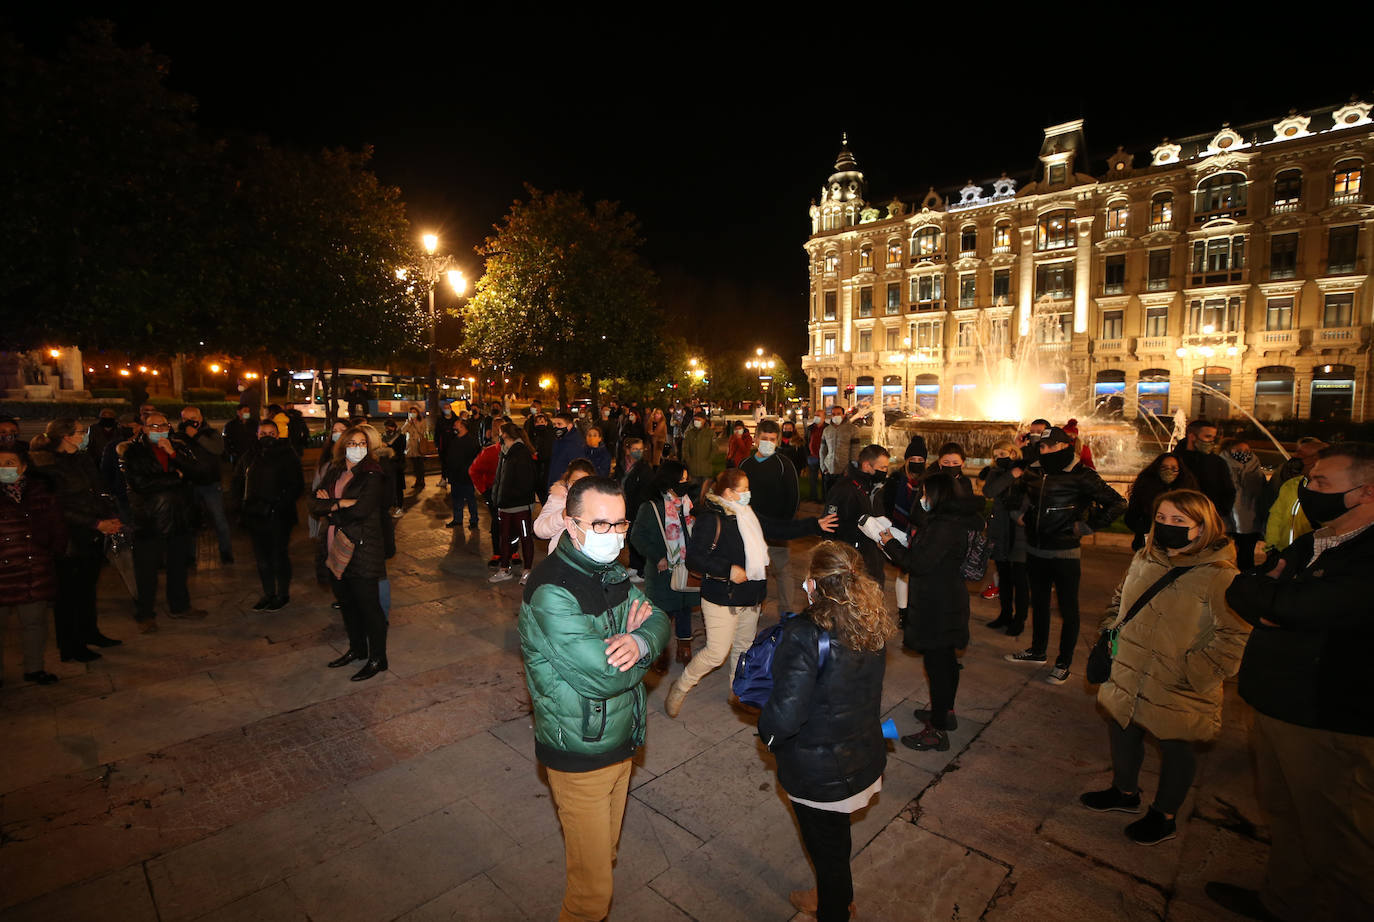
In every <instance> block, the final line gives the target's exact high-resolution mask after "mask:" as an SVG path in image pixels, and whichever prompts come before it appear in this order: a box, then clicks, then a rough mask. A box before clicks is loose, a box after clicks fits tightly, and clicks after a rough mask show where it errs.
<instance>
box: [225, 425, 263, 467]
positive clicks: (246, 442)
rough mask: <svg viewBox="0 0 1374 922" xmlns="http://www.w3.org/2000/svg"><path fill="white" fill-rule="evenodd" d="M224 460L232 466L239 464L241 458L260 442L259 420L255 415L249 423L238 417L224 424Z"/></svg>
mask: <svg viewBox="0 0 1374 922" xmlns="http://www.w3.org/2000/svg"><path fill="white" fill-rule="evenodd" d="M223 439H224V460H226V461H228V462H229V463H230V464H238V461H239V458H242V457H243V456H244V454H246V453H247V452H248V449H250V448H252V447H253V444H254V443H255V442H257V440H258V419H257V414H256V413H254V414H253V416H252V418H250V419H249V420H248V422H246V423H245V422H244V421H243V420H241V419H239V418H238V416H237V415H236V416H235V417H234V418H233V419H231V420H229V422H227V423H225V424H224V433H223Z"/></svg>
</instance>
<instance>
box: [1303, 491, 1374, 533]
mask: <svg viewBox="0 0 1374 922" xmlns="http://www.w3.org/2000/svg"><path fill="white" fill-rule="evenodd" d="M1363 486H1364V484H1360V486H1357V487H1351V488H1350V489H1349V490H1343V491H1342V492H1340V493H1318V492H1317V491H1316V490H1312V489H1309V488H1307V487H1305V486H1303V487H1298V503H1299V505H1301V506H1302V514H1303V515H1305V516H1307V521H1309V522H1311V523H1312V524H1313V525H1325V524H1326V523H1327V522H1331V521H1334V520H1336V519H1339V518H1340V517H1341V516H1343V515H1345V514H1346V512H1348V511H1349V510H1350V507H1349V506H1347V505H1346V504H1345V494H1346V493H1351V492H1353V491H1355V490H1358V489H1360V487H1363Z"/></svg>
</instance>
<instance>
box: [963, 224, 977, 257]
mask: <svg viewBox="0 0 1374 922" xmlns="http://www.w3.org/2000/svg"><path fill="white" fill-rule="evenodd" d="M977 249H978V228H977V227H974V226H973V225H972V224H967V225H965V226H964V227H963V228H962V229H961V230H960V231H959V252H961V253H973V252H975V251H977Z"/></svg>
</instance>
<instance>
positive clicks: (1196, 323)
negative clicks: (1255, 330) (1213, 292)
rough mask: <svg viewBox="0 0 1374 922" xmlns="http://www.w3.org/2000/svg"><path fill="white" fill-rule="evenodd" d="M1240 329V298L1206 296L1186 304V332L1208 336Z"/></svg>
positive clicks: (1234, 331)
mask: <svg viewBox="0 0 1374 922" xmlns="http://www.w3.org/2000/svg"><path fill="white" fill-rule="evenodd" d="M1239 330H1240V298H1208V299H1206V300H1205V301H1192V302H1189V305H1188V332H1189V333H1193V334H1198V333H1201V334H1202V335H1204V336H1210V335H1212V334H1213V333H1236V332H1238V331H1239Z"/></svg>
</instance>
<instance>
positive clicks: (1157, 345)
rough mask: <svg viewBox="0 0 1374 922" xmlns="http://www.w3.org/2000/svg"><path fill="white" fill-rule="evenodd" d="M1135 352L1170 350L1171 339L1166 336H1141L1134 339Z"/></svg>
mask: <svg viewBox="0 0 1374 922" xmlns="http://www.w3.org/2000/svg"><path fill="white" fill-rule="evenodd" d="M1135 351H1136V352H1172V351H1173V340H1172V338H1171V337H1168V336H1151V337H1142V338H1140V339H1137V340H1136V341H1135Z"/></svg>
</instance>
